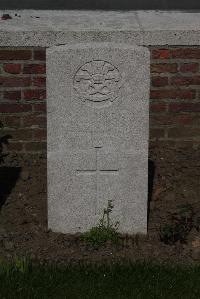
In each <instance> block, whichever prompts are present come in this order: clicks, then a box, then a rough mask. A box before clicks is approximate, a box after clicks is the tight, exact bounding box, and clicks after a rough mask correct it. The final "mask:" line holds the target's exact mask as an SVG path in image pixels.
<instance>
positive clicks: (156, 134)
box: [150, 128, 165, 139]
mask: <svg viewBox="0 0 200 299" xmlns="http://www.w3.org/2000/svg"><path fill="white" fill-rule="evenodd" d="M164 136H165V130H164V129H160V128H159V129H157V128H150V139H151V138H163V137H164Z"/></svg>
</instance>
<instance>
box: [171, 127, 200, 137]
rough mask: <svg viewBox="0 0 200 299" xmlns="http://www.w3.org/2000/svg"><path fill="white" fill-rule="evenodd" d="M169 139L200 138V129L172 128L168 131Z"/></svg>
mask: <svg viewBox="0 0 200 299" xmlns="http://www.w3.org/2000/svg"><path fill="white" fill-rule="evenodd" d="M168 137H169V138H185V137H186V138H193V137H200V128H189V127H184V129H183V128H171V129H168Z"/></svg>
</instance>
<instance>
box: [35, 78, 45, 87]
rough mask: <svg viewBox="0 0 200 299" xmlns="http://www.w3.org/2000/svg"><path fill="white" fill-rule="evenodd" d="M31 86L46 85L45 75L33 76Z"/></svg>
mask: <svg viewBox="0 0 200 299" xmlns="http://www.w3.org/2000/svg"><path fill="white" fill-rule="evenodd" d="M33 86H36V87H45V86H46V78H45V77H36V78H33Z"/></svg>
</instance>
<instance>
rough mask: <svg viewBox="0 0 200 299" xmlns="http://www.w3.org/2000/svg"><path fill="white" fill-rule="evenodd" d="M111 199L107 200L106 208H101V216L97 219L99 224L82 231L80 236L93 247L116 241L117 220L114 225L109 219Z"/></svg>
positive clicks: (111, 207)
mask: <svg viewBox="0 0 200 299" xmlns="http://www.w3.org/2000/svg"><path fill="white" fill-rule="evenodd" d="M113 207H114V206H113V204H112V201H111V200H109V201H108V205H107V208H105V209H104V210H103V216H102V218H101V219H100V221H99V225H98V226H95V227H92V228H91V229H90V230H89V231H88V232H86V233H84V234H83V235H82V236H81V239H82V240H84V241H86V242H88V243H89V244H91V245H92V246H94V247H99V246H100V245H102V244H104V243H106V242H107V241H111V242H113V243H117V241H118V238H119V234H118V232H117V229H118V226H119V222H116V223H115V224H114V225H113V224H112V223H111V220H110V213H112V209H113Z"/></svg>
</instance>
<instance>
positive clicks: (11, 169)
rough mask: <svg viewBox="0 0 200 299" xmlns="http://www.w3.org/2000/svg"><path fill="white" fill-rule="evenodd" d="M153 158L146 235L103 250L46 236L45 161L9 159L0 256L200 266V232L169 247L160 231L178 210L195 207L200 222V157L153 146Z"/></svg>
mask: <svg viewBox="0 0 200 299" xmlns="http://www.w3.org/2000/svg"><path fill="white" fill-rule="evenodd" d="M149 155H150V160H151V162H150V167H149V222H148V235H147V236H142V235H136V236H128V235H123V236H120V241H119V243H118V244H111V243H110V242H107V243H106V244H105V245H103V246H102V247H100V248H94V247H92V246H91V245H89V244H87V243H86V242H85V241H82V240H80V234H76V235H64V234H60V233H53V232H52V231H50V230H48V228H47V181H46V179H47V174H46V168H47V167H46V162H47V161H46V157H45V156H43V155H38V156H32V157H30V156H20V155H11V154H10V155H8V156H7V157H6V158H5V160H4V163H3V164H1V167H0V188H1V189H0V206H1V212H0V256H2V257H5V258H8V259H10V258H13V257H14V256H28V257H30V258H31V259H33V260H37V261H38V260H39V261H41V262H47V263H54V262H56V263H80V262H84V263H95V262H114V261H124V260H131V261H137V260H156V261H158V262H172V263H198V262H200V232H199V231H198V230H197V229H196V228H193V229H192V230H191V231H190V233H189V234H188V236H187V239H186V241H185V242H180V241H178V242H176V243H175V244H173V245H167V244H164V243H163V242H161V240H160V227H162V226H163V225H165V224H168V223H170V221H171V220H170V219H171V215H172V213H174V212H175V211H176V210H177V206H178V205H179V204H188V203H189V204H191V206H192V208H193V210H194V217H199V216H200V151H199V150H197V149H196V150H195V149H192V148H187V149H186V148H166V147H161V146H155V147H154V148H151V149H150V154H149Z"/></svg>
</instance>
